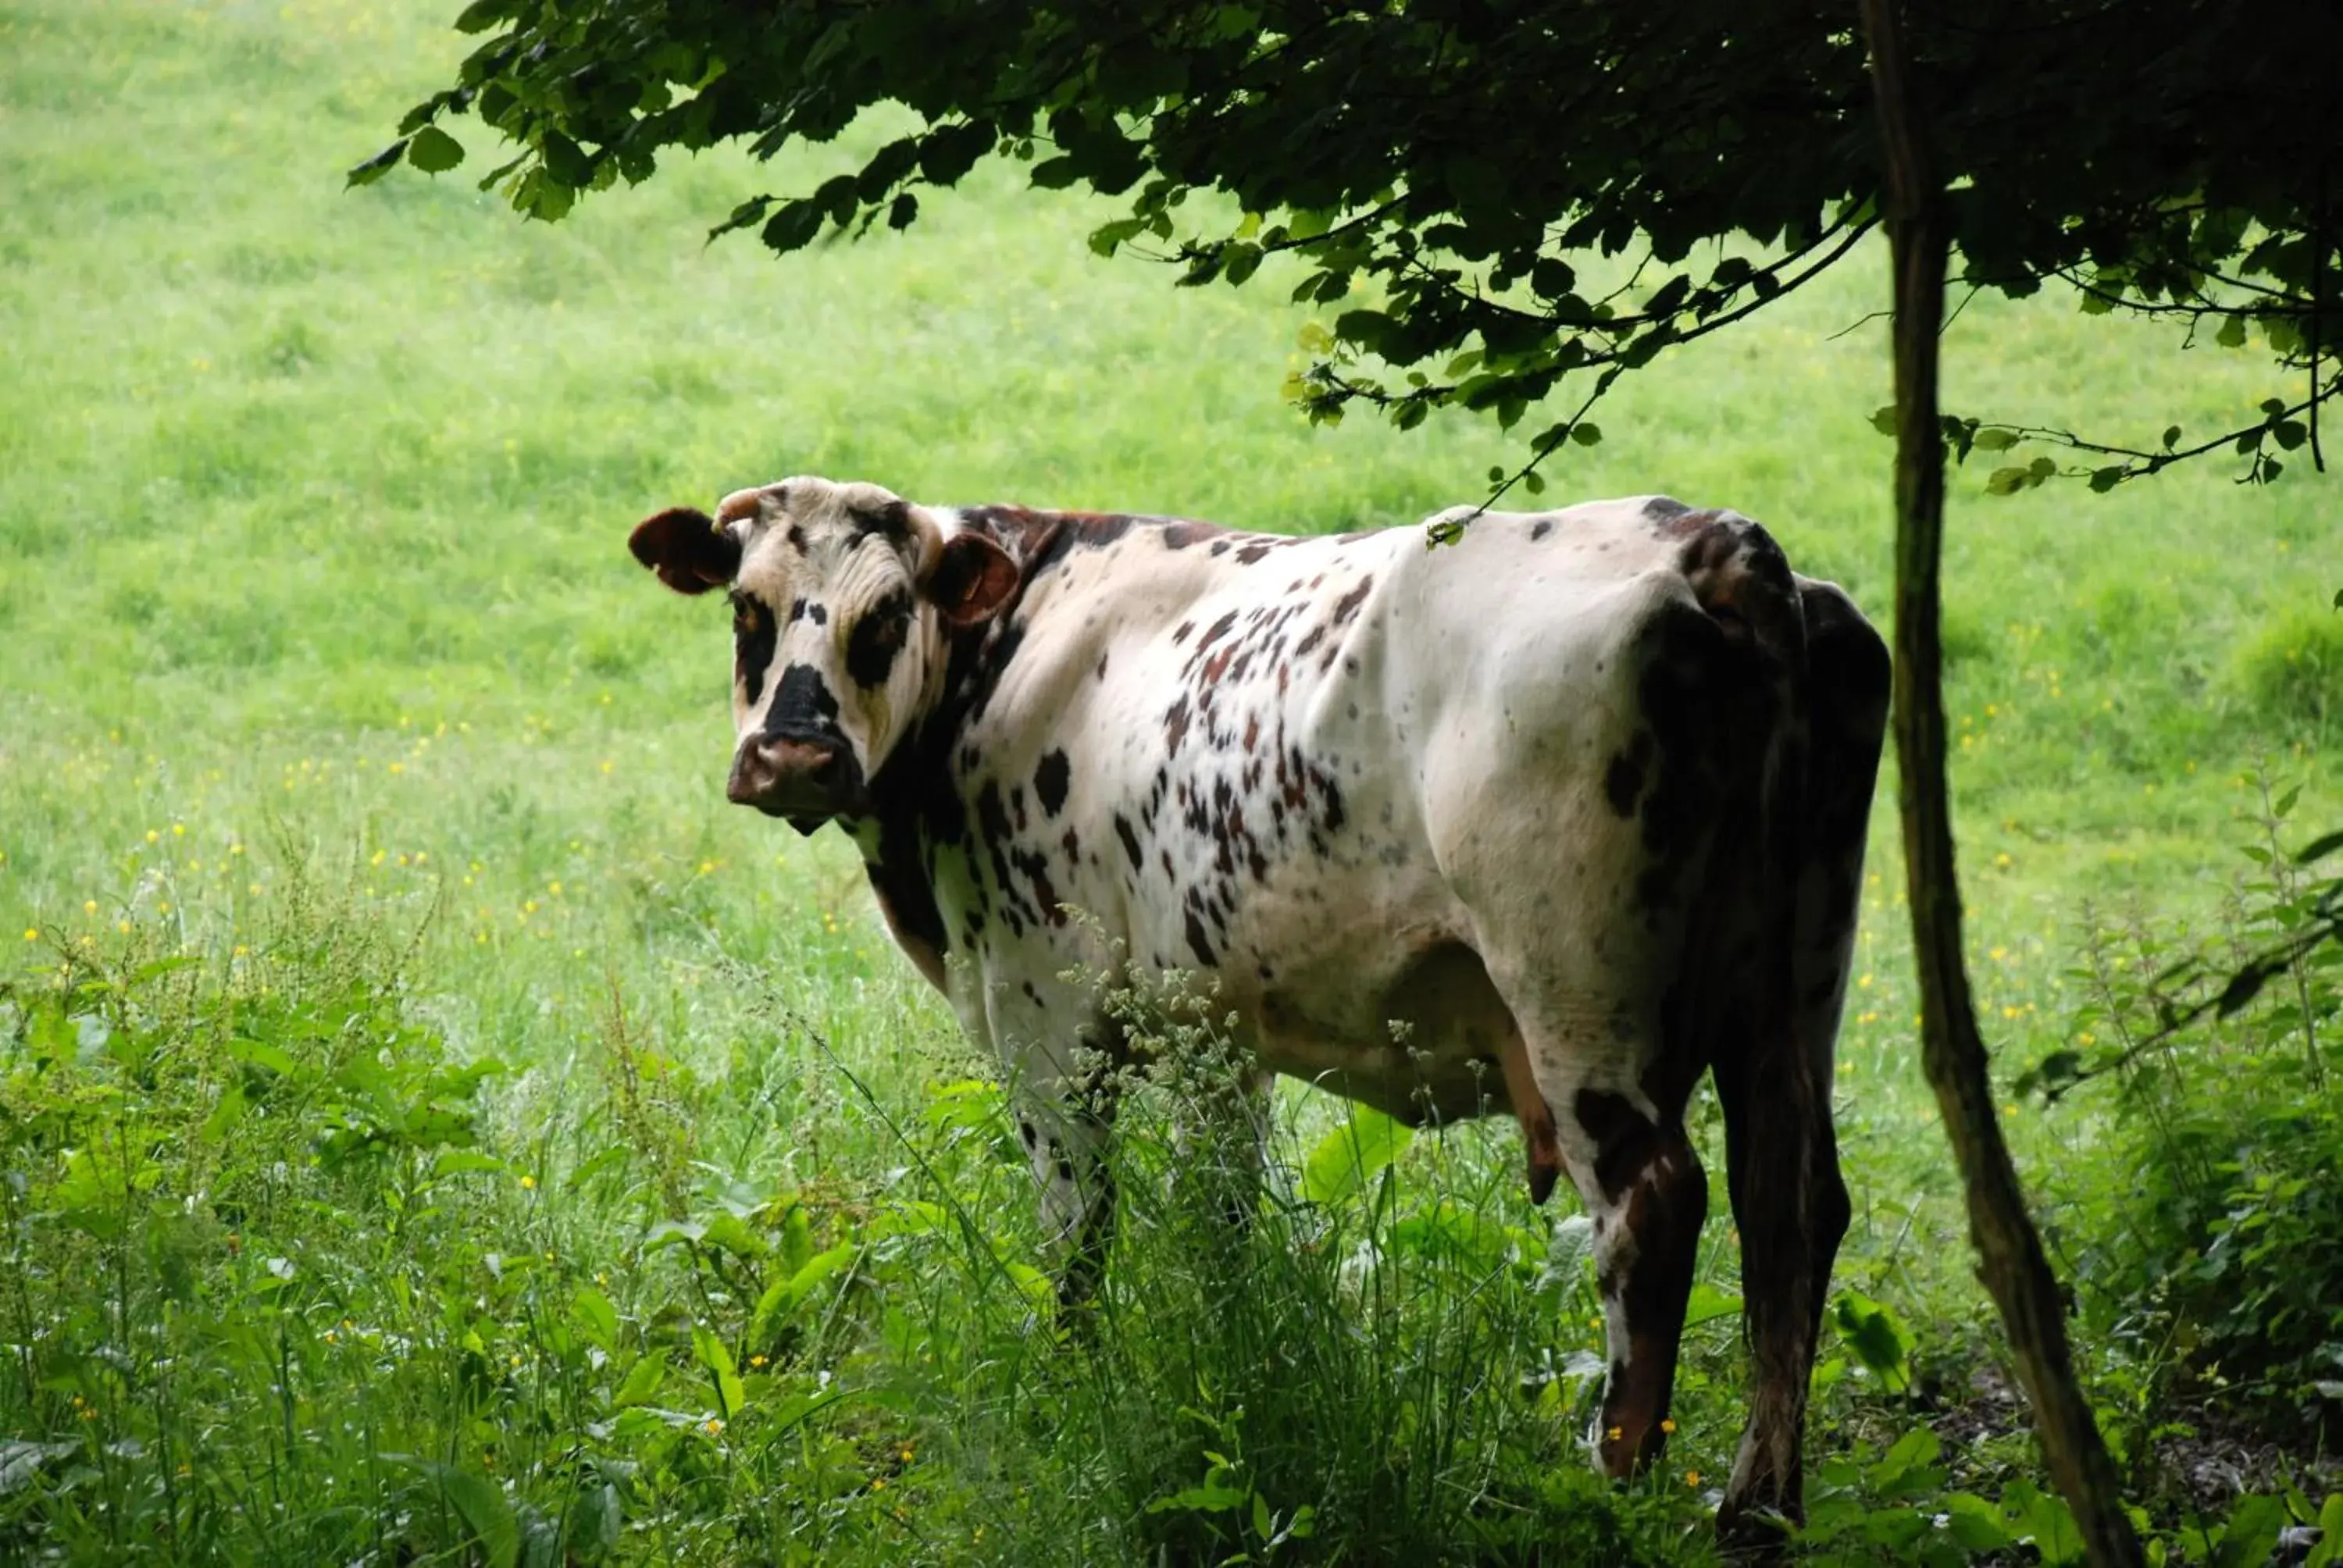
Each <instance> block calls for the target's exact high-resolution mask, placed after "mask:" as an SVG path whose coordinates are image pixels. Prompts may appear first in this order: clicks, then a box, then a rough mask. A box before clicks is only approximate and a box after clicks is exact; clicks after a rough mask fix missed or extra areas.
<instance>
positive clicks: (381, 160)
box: [349, 137, 407, 186]
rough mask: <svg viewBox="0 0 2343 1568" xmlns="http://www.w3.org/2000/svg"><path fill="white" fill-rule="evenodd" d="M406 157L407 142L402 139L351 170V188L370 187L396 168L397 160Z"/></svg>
mask: <svg viewBox="0 0 2343 1568" xmlns="http://www.w3.org/2000/svg"><path fill="white" fill-rule="evenodd" d="M405 156H407V142H406V140H405V138H403V137H402V138H401V139H400V140H398V141H395V142H393V143H391V144H390V146H387V147H385V148H383V149H382V151H380V152H378V153H377V154H375V156H372V157H370V158H368V159H367V161H366V162H364V163H362V164H360V165H358V166H357V167H356V168H354V169H352V170H351V171H350V174H349V183H350V184H351V185H353V186H370V185H372V184H374V182H375V181H377V180H378V179H380V178H382V176H385V175H387V174H388V173H390V171H391V170H393V169H395V168H397V166H398V160H399V159H401V158H403V157H405Z"/></svg>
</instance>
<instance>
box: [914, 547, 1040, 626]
mask: <svg viewBox="0 0 2343 1568" xmlns="http://www.w3.org/2000/svg"><path fill="white" fill-rule="evenodd" d="M920 588H921V591H923V592H924V593H925V594H926V595H927V596H928V598H930V600H931V601H933V602H934V604H935V606H936V608H938V609H940V610H941V611H943V616H944V619H946V620H948V621H950V623H951V624H952V625H954V626H975V625H977V624H978V623H979V622H980V621H987V620H990V619H991V618H993V617H994V616H996V615H999V614H1000V613H1001V606H1003V605H1005V604H1007V603H1008V602H1009V596H1010V595H1011V594H1012V593H1014V592H1016V591H1017V563H1016V562H1015V561H1012V560H1011V559H1010V558H1009V552H1008V551H1007V550H1004V549H1002V548H1001V547H1000V546H999V545H996V544H994V543H993V542H992V541H991V540H990V539H989V538H985V537H984V536H983V535H982V534H978V533H959V534H954V535H953V536H952V537H951V538H948V539H946V540H945V541H944V542H943V545H942V547H941V548H940V549H938V550H937V552H936V564H935V565H934V567H932V568H930V570H929V572H928V578H927V581H926V582H924V583H922V584H921V585H920Z"/></svg>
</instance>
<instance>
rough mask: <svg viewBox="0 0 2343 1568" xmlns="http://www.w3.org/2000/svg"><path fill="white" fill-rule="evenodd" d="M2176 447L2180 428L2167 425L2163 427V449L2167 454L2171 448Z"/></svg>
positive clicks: (2178, 443) (2178, 441)
mask: <svg viewBox="0 0 2343 1568" xmlns="http://www.w3.org/2000/svg"><path fill="white" fill-rule="evenodd" d="M2178 445H2180V427H2179V426H2177V425H2167V426H2166V427H2164V449H2165V450H2166V451H2167V452H2169V451H2170V450H2172V448H2173V447H2177V446H2178Z"/></svg>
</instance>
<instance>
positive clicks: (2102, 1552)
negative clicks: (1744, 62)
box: [1859, 0, 2141, 1568]
mask: <svg viewBox="0 0 2343 1568" xmlns="http://www.w3.org/2000/svg"><path fill="white" fill-rule="evenodd" d="M1912 3H1913V4H1915V5H1920V4H1926V0H1912ZM1859 4H1860V5H1861V8H1862V13H1863V24H1864V30H1865V33H1866V34H1867V35H1868V36H1869V41H1870V45H1871V73H1872V89H1873V93H1874V96H1875V101H1876V104H1877V106H1878V110H1879V126H1880V136H1881V140H1882V143H1883V146H1885V151H1886V155H1887V186H1888V198H1889V206H1890V209H1891V210H1890V212H1889V215H1888V225H1887V233H1888V243H1889V247H1890V254H1891V256H1892V258H1893V261H1894V266H1895V272H1896V300H1895V304H1896V311H1895V323H1896V325H1895V342H1896V685H1895V703H1896V716H1895V724H1896V756H1897V759H1898V762H1899V769H1898V771H1899V774H1900V781H1899V785H1898V796H1899V799H1898V804H1899V806H1900V808H1901V810H1902V815H1903V823H1904V861H1905V879H1906V886H1907V887H1908V889H1909V890H1910V895H1911V903H1912V947H1913V951H1914V956H1915V960H1916V963H1917V966H1918V969H1919V976H1920V1015H1921V1020H1922V1023H1921V1063H1922V1065H1923V1067H1924V1069H1925V1070H1926V1073H1927V1075H1928V1084H1929V1087H1930V1088H1932V1089H1933V1090H1935V1091H1936V1105H1937V1107H1938V1109H1939V1110H1940V1111H1942V1112H1943V1114H1944V1119H1945V1135H1946V1138H1947V1139H1949V1140H1950V1141H1951V1142H1952V1146H1953V1155H1954V1158H1955V1160H1956V1162H1957V1163H1958V1164H1959V1166H1960V1171H1961V1185H1962V1187H1963V1189H1964V1190H1965V1191H1966V1194H1967V1197H1968V1212H1969V1237H1970V1240H1971V1241H1973V1242H1974V1243H1975V1245H1976V1251H1977V1261H1978V1273H1979V1275H1980V1276H1981V1277H1982V1278H1983V1279H1984V1281H1985V1284H1986V1290H1988V1291H1989V1292H1992V1294H1993V1300H1994V1304H1995V1305H1996V1307H1998V1308H1999V1309H2000V1312H2001V1321H2002V1323H2003V1326H2004V1327H2005V1328H2006V1330H2007V1332H2008V1334H2009V1342H2010V1348H2011V1350H2012V1351H2014V1352H2016V1357H2017V1372H2018V1377H2019V1379H2020V1381H2021V1382H2024V1384H2025V1385H2026V1397H2027V1399H2028V1400H2030V1401H2031V1402H2032V1403H2033V1407H2034V1420H2035V1425H2036V1428H2037V1429H2038V1431H2039V1432H2040V1433H2041V1439H2042V1450H2043V1454H2044V1457H2045V1458H2046V1460H2047V1461H2048V1463H2049V1467H2050V1474H2051V1478H2052V1480H2053V1481H2054V1482H2056V1484H2057V1487H2058V1490H2059V1492H2060V1493H2062V1494H2064V1496H2065V1497H2066V1502H2067V1503H2068V1504H2069V1505H2070V1506H2071V1507H2072V1508H2073V1509H2074V1511H2075V1520H2076V1523H2077V1526H2078V1527H2079V1529H2080V1531H2081V1534H2082V1539H2083V1547H2084V1550H2085V1551H2086V1552H2087V1553H2088V1554H2089V1557H2090V1560H2091V1562H2092V1563H2095V1564H2097V1565H2099V1568H2134V1565H2136V1564H2137V1563H2140V1562H2141V1556H2140V1548H2139V1539H2138V1537H2137V1535H2136V1534H2135V1533H2133V1531H2132V1527H2131V1521H2130V1519H2129V1518H2128V1517H2127V1515H2126V1514H2125V1513H2124V1511H2123V1493H2122V1488H2121V1485H2120V1484H2119V1483H2118V1482H2117V1477H2116V1471H2115V1466H2114V1464H2113V1463H2112V1462H2110V1461H2109V1459H2108V1457H2107V1446H2106V1444H2105V1443H2103V1442H2101V1441H2100V1439H2099V1431H2098V1427H2097V1424H2096V1423H2095V1422H2093V1420H2092V1418H2091V1407H2090V1405H2089V1403H2088V1402H2087V1401H2086V1400H2085V1399H2084V1398H2083V1395H2082V1391H2081V1390H2080V1389H2079V1388H2077V1386H2076V1382H2075V1373H2074V1365H2073V1362H2072V1359H2071V1357H2070V1356H2069V1354H2068V1352H2067V1347H2066V1316H2065V1310H2064V1302H2063V1301H2062V1299H2061V1297H2060V1295H2059V1292H2058V1282H2057V1280H2056V1277H2055V1276H2054V1275H2053V1274H2052V1273H2051V1271H2050V1264H2049V1261H2048V1260H2047V1259H2046V1257H2045V1256H2044V1255H2043V1251H2042V1239H2041V1237H2040V1236H2039V1235H2038V1234H2037V1233H2036V1231H2035V1229H2034V1221H2033V1220H2032V1218H2031V1217H2030V1216H2029V1215H2028V1214H2027V1212H2026V1194H2025V1191H2024V1189H2023V1188H2021V1187H2020V1186H2019V1184H2018V1180H2017V1171H2016V1168H2015V1167H2014V1166H2013V1165H2012V1164H2011V1163H2010V1159H2009V1148H2008V1145H2007V1144H2006V1143H2004V1142H2003V1141H2002V1137H2001V1124H2000V1122H1999V1121H1998V1120H1997V1119H1996V1116H1995V1114H1994V1106H1993V1085H1992V1082H1991V1081H1990V1079H1989V1078H1988V1076H1987V1070H1986V1065H1987V1064H1986V1049H1985V1041H1984V1040H1983V1038H1982V1037H1981V1036H1980V1035H1979V1034H1978V1032H1977V1023H1976V1009H1975V1005H1974V1003H1973V1002H1972V1000H1971V998H1970V995H1969V982H1968V972H1967V970H1966V966H1965V964H1964V960H1963V959H1962V953H1961V897H1960V883H1959V879H1958V874H1957V872H1956V869H1955V868H1954V864H1953V825H1952V808H1951V802H1950V799H1949V796H1948V794H1947V791H1946V784H1945V709H1944V694H1943V669H1942V659H1941V645H1940V632H1941V619H1942V606H1941V602H1940V599H1939V595H1938V576H1939V565H1940V557H1941V555H1942V553H1943V550H1942V547H1943V542H1944V528H1945V447H1944V439H1943V437H1942V435H1941V434H1940V432H1939V429H1938V419H1937V411H1936V347H1937V337H1938V334H1939V332H1940V331H1941V329H1942V324H1943V321H1944V312H1945V266H1946V259H1947V256H1948V255H1949V252H1950V247H1951V237H1950V235H1949V232H1948V228H1947V224H1946V211H1945V203H1944V191H1943V186H1941V185H1940V184H1939V182H1938V180H1937V177H1936V171H1935V167H1934V165H1933V162H1932V160H1931V157H1930V152H1929V147H1928V143H1927V136H1926V125H1925V123H1924V111H1923V110H1922V108H1921V106H1919V105H1918V104H1916V102H1915V101H1914V99H1913V97H1912V95H1911V93H1912V84H1911V55H1910V54H1909V52H1908V48H1907V45H1906V42H1905V39H1904V36H1903V31H1902V26H1901V18H1900V16H1899V15H1898V8H1899V0H1859Z"/></svg>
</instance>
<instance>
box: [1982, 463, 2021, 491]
mask: <svg viewBox="0 0 2343 1568" xmlns="http://www.w3.org/2000/svg"><path fill="white" fill-rule="evenodd" d="M2024 488H2026V470H2025V469H2023V468H1996V469H1995V470H1994V471H1993V473H1992V475H1991V477H1988V478H1987V479H1986V482H1985V493H1986V495H1988V496H2014V495H2016V494H2017V492H2018V491H2020V490H2022V489H2024Z"/></svg>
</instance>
